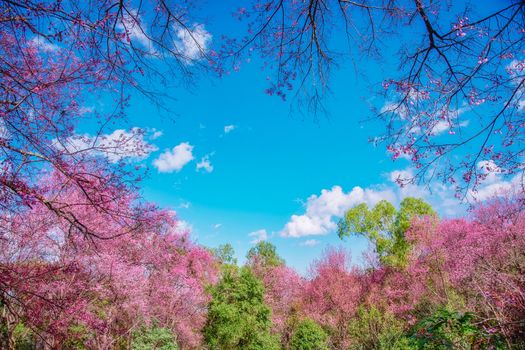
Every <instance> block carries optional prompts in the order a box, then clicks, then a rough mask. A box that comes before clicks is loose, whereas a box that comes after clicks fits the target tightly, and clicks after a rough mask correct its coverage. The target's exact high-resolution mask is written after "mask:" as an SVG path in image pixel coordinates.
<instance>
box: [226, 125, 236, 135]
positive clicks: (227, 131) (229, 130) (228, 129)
mask: <svg viewBox="0 0 525 350" xmlns="http://www.w3.org/2000/svg"><path fill="white" fill-rule="evenodd" d="M235 129H237V125H233V124H231V125H226V126H225V127H224V133H225V134H229V133H230V132H232V131H233V130H235Z"/></svg>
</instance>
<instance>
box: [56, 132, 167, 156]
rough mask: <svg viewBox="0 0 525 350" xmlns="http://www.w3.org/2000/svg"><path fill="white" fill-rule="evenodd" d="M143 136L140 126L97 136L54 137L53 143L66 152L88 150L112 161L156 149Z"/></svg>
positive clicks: (144, 134)
mask: <svg viewBox="0 0 525 350" xmlns="http://www.w3.org/2000/svg"><path fill="white" fill-rule="evenodd" d="M145 136H146V133H145V131H144V130H143V129H140V128H131V129H130V130H125V129H117V130H115V131H113V132H112V133H110V134H101V135H97V136H93V135H90V134H83V135H74V136H71V137H69V138H67V139H65V140H58V139H56V140H54V145H55V147H57V148H58V149H62V150H65V151H66V152H68V153H84V152H89V153H91V154H93V155H100V156H103V157H106V158H107V159H108V160H109V161H111V162H113V163H117V162H118V161H120V160H122V159H131V160H137V161H138V160H143V159H145V158H147V157H148V156H149V155H150V153H152V152H154V151H157V150H158V148H157V146H155V145H152V144H150V143H148V142H147V141H146V140H145Z"/></svg>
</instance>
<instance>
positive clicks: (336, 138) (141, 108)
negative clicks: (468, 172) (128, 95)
mask: <svg viewBox="0 0 525 350" xmlns="http://www.w3.org/2000/svg"><path fill="white" fill-rule="evenodd" d="M212 6H213V7H215V5H212ZM224 8H226V7H223V8H219V7H217V8H216V9H215V10H217V12H215V15H216V16H217V14H221V11H222V12H224V11H225V10H224ZM232 8H233V7H232ZM210 13H214V12H213V11H211V10H210ZM205 23H206V24H204V25H203V26H202V27H200V28H201V29H203V30H206V32H207V33H209V35H210V37H209V38H208V39H209V41H207V42H206V45H213V44H214V41H215V40H216V39H215V38H217V37H219V34H218V33H217V32H218V31H221V32H224V31H231V30H233V29H235V24H231V23H232V21H231V20H224V19H222V20H221V19H219V20H217V18H214V17H211V18H208V20H207V21H206V22H205ZM356 65H357V66H358V67H359V69H360V71H361V72H363V73H364V74H365V75H366V76H367V81H365V80H364V79H363V78H360V77H359V76H357V75H356V73H355V67H356ZM260 66H261V62H259V61H257V60H256V59H255V60H253V61H252V62H251V63H249V64H245V65H243V66H242V69H241V70H240V71H239V72H237V73H232V74H229V75H227V76H225V77H223V78H221V79H210V78H205V77H204V78H202V79H198V80H197V83H196V85H195V86H194V87H192V88H191V89H188V88H186V87H179V88H170V89H169V91H168V93H169V95H170V96H174V97H175V98H176V100H175V101H168V102H167V103H168V106H169V108H170V110H171V111H173V112H170V113H165V112H163V113H161V112H159V110H158V109H157V108H156V107H155V106H154V105H153V104H152V103H151V101H149V100H148V99H146V98H145V97H144V96H142V95H140V94H134V95H133V96H132V99H131V103H130V106H129V108H128V109H127V110H126V112H127V118H126V123H125V125H126V126H121V125H115V126H113V127H114V129H118V128H120V127H122V128H126V130H129V129H130V128H131V127H138V128H142V129H144V130H146V135H145V136H144V137H143V138H141V142H143V143H144V144H145V145H147V147H149V149H148V152H146V154H144V155H141V157H140V159H137V160H136V161H137V162H140V163H141V164H143V165H145V166H147V167H148V168H149V176H148V177H147V178H146V179H145V180H144V182H143V184H142V189H143V194H144V197H145V199H146V200H148V201H153V202H155V203H157V204H159V205H160V206H161V207H164V208H169V209H173V210H175V211H176V212H177V214H178V216H179V219H180V220H183V221H184V224H185V225H187V227H189V228H190V229H191V231H192V235H193V237H194V239H195V240H196V241H198V242H199V243H201V244H204V245H206V246H209V247H216V246H218V245H219V244H223V243H231V244H232V245H233V247H234V248H235V250H236V253H237V257H238V259H239V260H240V262H242V261H243V260H244V255H245V254H246V252H247V250H248V249H249V248H250V247H251V246H252V245H253V244H254V242H255V241H256V240H258V239H267V240H269V241H270V242H272V243H273V244H275V245H276V246H277V249H278V252H279V254H280V255H281V256H282V257H283V258H284V259H285V260H286V261H287V263H288V264H289V265H291V266H293V267H295V268H296V269H297V270H298V271H300V272H302V273H306V272H307V267H308V265H309V264H310V262H311V261H312V260H313V259H315V258H317V257H319V256H320V254H321V252H322V251H323V250H324V249H326V248H327V247H328V246H338V245H343V246H344V247H346V248H348V249H349V250H351V251H352V256H353V260H354V261H356V262H358V263H359V262H360V261H362V260H361V253H362V252H363V251H364V250H365V249H366V247H367V243H366V242H365V240H364V239H362V238H356V237H354V238H351V239H347V240H345V241H344V242H343V241H341V240H339V239H338V238H337V235H336V234H335V231H334V227H335V223H336V222H337V220H338V218H339V217H340V216H341V215H342V214H343V213H344V211H345V210H347V209H348V208H349V207H351V206H352V205H355V204H357V203H359V202H363V201H364V202H367V203H369V204H370V205H373V204H374V203H376V202H377V201H378V200H380V199H387V200H390V201H393V202H394V203H396V204H397V203H399V201H400V200H401V199H402V198H403V197H405V196H408V195H410V196H417V197H423V198H425V199H426V200H428V201H429V202H431V203H432V204H433V205H434V206H435V207H436V208H437V209H438V210H439V211H440V213H441V214H442V215H443V216H453V215H462V214H463V213H464V207H462V206H458V203H457V202H456V200H454V199H453V193H452V191H451V189H450V188H447V187H446V186H442V185H440V184H433V185H432V188H431V189H432V191H429V189H427V188H425V187H422V186H416V185H413V186H409V187H408V188H404V189H400V188H398V187H397V185H396V184H394V182H393V181H392V178H393V177H395V176H396V175H397V174H399V172H408V173H410V172H411V170H410V167H409V164H408V162H407V161H406V160H404V159H399V160H397V161H396V162H393V161H392V160H391V159H390V157H389V156H388V155H387V153H386V151H385V148H384V146H379V147H374V146H373V145H372V144H370V143H369V142H368V140H369V137H373V136H377V135H378V134H379V133H380V132H381V131H382V126H381V124H380V123H378V122H377V121H376V122H363V121H364V120H365V119H367V118H370V117H372V116H373V115H372V112H371V111H370V105H374V106H375V107H377V108H381V107H382V106H383V105H385V103H386V102H385V101H384V100H381V99H380V98H379V97H376V96H375V95H374V93H373V92H371V90H370V83H372V84H380V83H381V80H382V79H383V78H384V77H385V74H386V72H388V70H391V69H394V68H393V67H395V65H394V64H393V62H383V63H381V64H379V62H376V61H369V60H366V59H363V60H362V61H357V62H352V61H350V60H346V61H345V60H343V61H342V62H341V66H340V67H339V68H338V69H337V70H336V71H335V72H334V74H333V76H332V78H331V79H332V83H331V90H332V94H331V95H330V96H328V97H327V99H326V100H325V104H326V106H327V109H328V111H329V115H328V116H320V117H319V118H317V119H315V118H313V117H312V116H310V115H301V114H299V113H290V107H291V106H292V105H291V104H290V103H285V102H282V101H281V100H280V99H278V98H275V97H270V96H267V95H266V94H265V93H264V90H265V89H266V88H267V81H266V76H267V74H269V72H265V71H262V70H261V69H260ZM158 88H159V89H162V87H161V86H158ZM106 103H107V101H106ZM96 104H97V105H96V106H95V107H97V108H101V107H102V108H104V102H101V101H99V102H96ZM123 130H124V129H123ZM110 132H111V130H109V131H108V133H110ZM121 132H127V131H121ZM492 184H498V185H500V182H498V181H496V179H494V181H493V182H492ZM487 191H488V192H490V191H489V190H488V189H487ZM488 192H487V193H488Z"/></svg>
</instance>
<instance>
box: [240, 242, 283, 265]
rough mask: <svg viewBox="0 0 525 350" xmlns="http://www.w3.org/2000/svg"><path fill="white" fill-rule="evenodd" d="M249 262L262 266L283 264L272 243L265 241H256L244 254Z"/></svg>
mask: <svg viewBox="0 0 525 350" xmlns="http://www.w3.org/2000/svg"><path fill="white" fill-rule="evenodd" d="M246 258H247V259H248V263H249V264H260V265H263V266H279V265H283V264H284V260H283V259H282V258H281V257H280V256H279V255H278V254H277V251H276V248H275V246H274V245H273V244H271V243H270V242H266V241H261V242H259V243H257V244H256V245H255V246H254V247H252V248H250V250H249V251H248V254H246Z"/></svg>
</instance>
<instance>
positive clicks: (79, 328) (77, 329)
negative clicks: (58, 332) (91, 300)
mask: <svg viewBox="0 0 525 350" xmlns="http://www.w3.org/2000/svg"><path fill="white" fill-rule="evenodd" d="M89 336H90V334H89V331H88V329H87V328H86V327H85V326H84V325H81V324H75V325H71V326H70V327H69V329H68V339H67V340H66V342H65V343H64V344H63V346H64V349H78V350H83V349H86V345H84V344H85V343H86V341H87V340H88V338H89Z"/></svg>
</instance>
